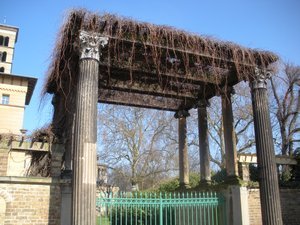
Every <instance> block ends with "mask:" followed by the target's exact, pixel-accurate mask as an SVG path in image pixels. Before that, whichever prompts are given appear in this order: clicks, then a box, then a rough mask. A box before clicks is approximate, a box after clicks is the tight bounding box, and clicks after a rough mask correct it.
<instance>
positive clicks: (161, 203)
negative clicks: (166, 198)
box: [159, 192, 163, 225]
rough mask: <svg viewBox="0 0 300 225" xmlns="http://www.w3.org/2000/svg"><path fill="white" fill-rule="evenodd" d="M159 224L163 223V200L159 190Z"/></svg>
mask: <svg viewBox="0 0 300 225" xmlns="http://www.w3.org/2000/svg"><path fill="white" fill-rule="evenodd" d="M159 203H160V204H159V225H163V202H162V195H161V192H160V193H159Z"/></svg>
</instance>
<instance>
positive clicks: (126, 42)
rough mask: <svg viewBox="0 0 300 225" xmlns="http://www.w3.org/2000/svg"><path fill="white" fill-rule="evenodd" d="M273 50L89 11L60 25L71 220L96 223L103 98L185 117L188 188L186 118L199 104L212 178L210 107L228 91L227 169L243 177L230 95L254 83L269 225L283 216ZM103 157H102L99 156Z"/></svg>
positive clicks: (183, 165)
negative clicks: (270, 94) (271, 92)
mask: <svg viewBox="0 0 300 225" xmlns="http://www.w3.org/2000/svg"><path fill="white" fill-rule="evenodd" d="M276 60H277V56H275V55H274V54H272V53H270V52H263V51H256V50H251V49H247V48H243V47H240V46H238V45H236V44H233V43H229V42H220V41H216V40H213V39H210V38H207V37H200V36H197V35H193V34H189V33H186V32H183V31H180V30H176V29H173V28H170V27H164V26H154V25H151V24H147V23H138V22H135V21H132V20H129V19H124V18H120V17H115V16H113V15H108V14H107V15H102V16H99V15H96V14H92V13H89V12H85V11H83V10H78V11H73V12H71V13H70V16H69V18H68V20H67V21H66V23H65V25H64V26H63V28H62V30H61V35H60V38H59V39H58V42H57V45H56V49H55V50H54V55H53V62H52V65H51V67H50V70H49V75H48V79H47V83H46V87H45V92H48V93H51V94H54V98H53V105H54V117H53V131H54V133H55V136H56V142H57V143H63V144H64V145H65V161H66V162H65V163H66V165H65V166H66V169H67V170H68V169H69V170H70V169H71V162H73V164H72V187H73V198H72V224H76V225H77V224H82V225H83V224H84V225H87V224H95V196H96V193H95V192H96V182H95V181H96V169H95V168H96V143H97V127H96V125H97V123H96V121H97V103H98V102H103V103H111V104H119V105H127V106H136V107H145V108H153V109H160V110H168V111H174V112H175V117H176V118H178V121H179V123H178V124H179V126H178V128H179V131H178V132H179V154H180V157H179V158H180V174H179V176H180V184H181V186H182V188H184V187H186V186H188V182H189V181H188V165H187V144H186V117H187V116H188V115H189V113H188V111H189V110H190V109H191V108H197V109H198V115H199V117H198V119H199V144H200V149H199V152H200V165H201V171H200V174H201V182H203V183H210V168H209V161H210V159H209V145H208V125H207V107H208V106H209V102H208V101H209V99H210V98H212V97H214V96H216V95H220V96H221V98H222V115H223V121H224V138H225V147H226V170H227V175H228V177H229V178H235V177H237V158H236V146H235V145H236V143H235V136H234V127H233V115H232V106H231V94H232V91H233V88H232V87H233V86H234V85H235V84H237V83H239V82H240V81H242V80H244V81H249V83H250V87H251V94H252V102H253V114H254V126H255V137H256V148H257V157H258V164H259V166H260V176H261V181H260V190H261V204H262V215H263V224H264V225H275V224H276V225H280V224H282V218H281V208H280V200H279V189H278V181H277V174H276V164H275V155H274V148H273V139H272V131H271V125H270V118H269V109H268V100H267V89H266V84H267V83H266V80H267V78H268V76H269V72H268V70H267V69H268V66H269V65H270V64H271V63H273V62H275V61H276ZM100 157H101V156H100Z"/></svg>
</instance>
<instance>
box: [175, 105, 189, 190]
mask: <svg viewBox="0 0 300 225" xmlns="http://www.w3.org/2000/svg"><path fill="white" fill-rule="evenodd" d="M189 115H190V114H189V112H188V111H186V110H180V111H178V112H176V113H175V118H176V119H178V141H179V150H178V151H179V185H180V189H186V188H189V187H190V186H189V183H190V182H189V162H188V150H187V129H186V117H188V116H189Z"/></svg>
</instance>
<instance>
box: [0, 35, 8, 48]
mask: <svg viewBox="0 0 300 225" xmlns="http://www.w3.org/2000/svg"><path fill="white" fill-rule="evenodd" d="M8 43H9V37H3V36H0V45H2V46H8Z"/></svg>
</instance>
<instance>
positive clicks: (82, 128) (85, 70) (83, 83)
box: [72, 31, 108, 225]
mask: <svg viewBox="0 0 300 225" xmlns="http://www.w3.org/2000/svg"><path fill="white" fill-rule="evenodd" d="M107 41H108V39H107V38H104V37H100V36H99V35H98V34H97V33H87V32H85V31H81V32H80V50H81V56H80V61H79V77H78V83H77V97H76V109H75V129H74V155H73V176H72V177H73V179H72V188H73V194H72V224H73V225H95V224H96V166H97V165H96V147H97V146H96V143H97V102H98V80H99V78H98V77H99V71H98V70H99V46H100V45H101V46H104V45H105V44H106V43H107Z"/></svg>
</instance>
